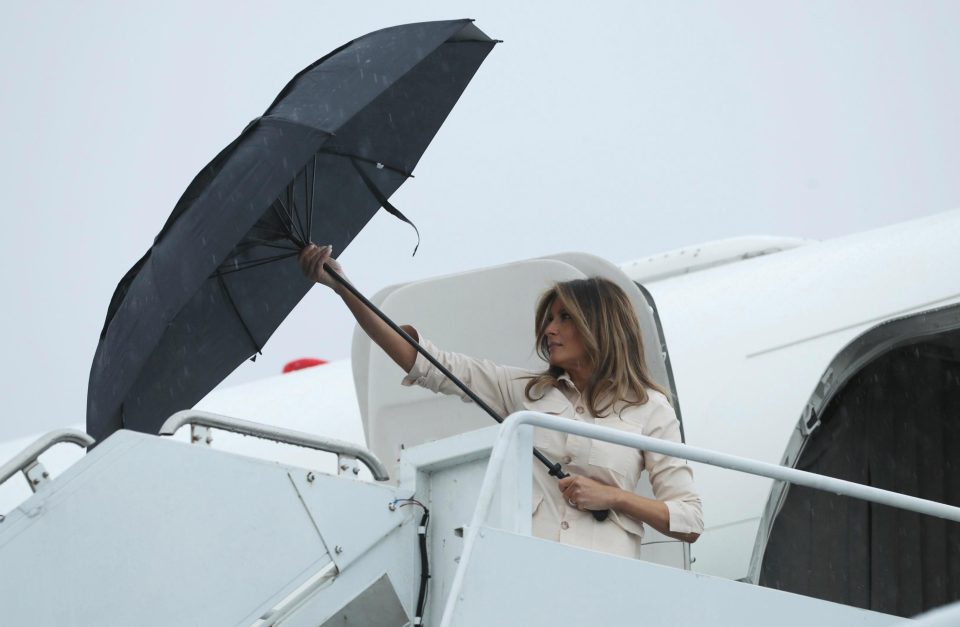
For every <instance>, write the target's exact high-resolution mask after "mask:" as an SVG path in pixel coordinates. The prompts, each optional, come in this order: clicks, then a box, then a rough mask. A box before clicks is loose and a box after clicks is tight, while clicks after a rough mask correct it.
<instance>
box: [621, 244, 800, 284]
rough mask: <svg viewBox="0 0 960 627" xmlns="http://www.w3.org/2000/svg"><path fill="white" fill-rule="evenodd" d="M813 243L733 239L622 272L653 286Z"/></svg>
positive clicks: (667, 255) (667, 254) (652, 259)
mask: <svg viewBox="0 0 960 627" xmlns="http://www.w3.org/2000/svg"><path fill="white" fill-rule="evenodd" d="M812 243H813V240H805V239H797V238H793V237H770V236H763V235H760V236H752V237H731V238H728V239H722V240H716V241H712V242H705V243H703V244H696V245H694V246H684V247H683V248H677V249H675V250H668V251H667V252H664V253H657V254H656V255H650V256H648V257H642V258H640V259H636V260H634V261H628V262H626V263H622V264H620V269H621V270H623V271H624V272H626V273H627V276H629V277H630V278H631V279H632V280H634V281H636V282H638V283H650V282H653V281H662V280H664V279H668V278H670V277H674V276H679V275H682V274H689V273H692V272H699V271H701V270H706V269H708V268H716V267H717V266H722V265H726V264H730V263H737V262H740V261H744V260H746V259H753V258H755V257H762V256H764V255H772V254H774V253H778V252H781V251H784V250H790V249H791V248H797V247H798V246H803V245H805V244H812Z"/></svg>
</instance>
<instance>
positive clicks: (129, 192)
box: [0, 0, 960, 440]
mask: <svg viewBox="0 0 960 627" xmlns="http://www.w3.org/2000/svg"><path fill="white" fill-rule="evenodd" d="M2 13H3V15H4V18H3V20H2V21H0V52H2V54H0V79H2V91H3V97H2V99H0V125H2V129H0V136H2V137H3V141H2V148H0V166H2V167H0V190H2V192H0V193H2V196H0V198H2V200H3V205H4V206H3V212H4V216H5V222H6V224H7V226H8V227H10V229H9V230H8V231H7V233H8V234H7V236H6V238H5V243H6V245H5V246H4V248H3V252H2V253H0V254H2V255H3V258H2V263H0V282H2V289H3V293H4V294H6V297H5V299H4V306H3V308H2V316H3V322H4V324H3V328H4V329H5V330H6V333H7V337H6V346H5V349H6V350H5V359H4V362H3V374H2V377H0V380H2V381H3V391H4V395H3V396H4V399H5V407H4V414H5V416H4V418H3V419H2V420H0V440H2V439H8V438H12V437H17V436H20V435H24V434H26V433H30V432H34V431H38V430H43V429H48V428H52V427H55V426H58V425H65V424H74V423H78V422H82V421H83V419H84V412H85V398H86V386H87V376H88V373H89V367H90V363H91V360H92V358H93V353H94V350H95V348H96V343H97V338H98V336H99V332H100V328H101V326H102V324H103V318H104V315H105V313H106V307H107V303H108V302H109V299H110V296H111V294H112V292H113V289H114V287H115V286H116V284H117V282H118V281H119V280H120V278H121V276H122V275H123V274H124V273H125V272H126V271H127V269H128V268H129V267H130V266H131V265H132V264H133V263H134V262H135V261H136V260H137V259H138V258H139V257H140V256H141V255H142V254H143V252H144V251H145V250H146V249H147V248H148V247H149V245H150V243H151V242H152V240H153V237H154V236H155V235H156V233H157V232H158V231H159V229H160V227H161V226H162V225H163V223H164V221H165V220H166V218H167V216H168V215H169V213H170V211H171V210H172V208H173V206H174V204H175V203H176V201H177V199H178V198H179V197H180V194H181V193H182V192H183V190H184V188H185V187H186V185H187V184H188V183H189V182H190V180H191V179H192V178H193V176H194V175H195V174H196V173H197V171H198V170H199V169H200V168H201V167H203V166H204V165H205V164H206V163H207V162H208V161H209V160H210V159H211V158H212V157H213V156H214V155H215V154H216V153H217V152H218V151H219V150H220V149H221V148H222V147H223V146H225V145H226V144H227V143H229V142H230V141H231V140H232V139H233V138H235V137H236V135H237V134H238V133H239V132H240V131H241V130H242V129H243V127H244V126H245V125H246V124H247V122H249V121H250V120H251V119H253V118H254V117H256V116H257V115H259V114H261V113H262V112H263V110H264V109H266V107H267V106H268V105H269V104H270V102H271V101H272V100H273V98H274V96H275V95H276V93H277V92H278V90H279V89H280V88H281V87H282V86H283V85H284V84H285V83H286V82H287V81H288V80H289V79H290V77H292V76H293V74H295V73H296V72H297V71H299V70H300V69H301V68H303V67H304V66H306V65H307V64H309V63H311V62H312V61H314V60H315V59H317V58H319V57H320V56H322V55H323V54H325V53H327V52H328V51H330V50H332V49H333V48H335V47H337V46H339V45H340V44H342V43H345V42H346V41H348V40H350V39H353V38H355V37H357V36H360V35H362V34H364V33H366V32H369V31H371V30H376V29H378V28H381V27H384V26H389V25H394V24H401V23H407V22H416V21H423V20H433V19H453V18H460V17H472V18H475V19H476V20H477V25H478V26H479V27H480V28H481V29H483V30H484V31H485V32H487V33H488V34H489V35H491V36H493V37H497V38H500V39H503V40H505V43H503V44H502V45H500V46H498V47H497V48H496V49H494V51H493V52H492V53H491V55H490V56H489V57H488V59H487V61H486V63H485V64H484V65H483V66H482V67H481V68H480V71H479V72H478V74H477V76H476V78H475V79H474V81H473V82H472V83H471V85H470V87H469V88H468V89H467V91H466V92H465V94H464V97H463V98H462V99H461V102H460V103H459V104H458V106H457V108H456V109H455V110H454V112H453V114H452V115H451V117H450V118H449V119H448V121H447V123H446V124H445V125H444V127H443V128H442V129H441V130H440V133H439V134H438V136H437V138H436V140H435V141H434V143H433V145H432V146H431V147H430V149H429V150H428V151H427V153H426V155H425V156H424V158H423V160H422V161H421V162H420V165H419V167H418V169H417V171H416V175H417V177H416V178H415V179H413V180H411V181H409V182H408V183H407V184H406V185H404V187H403V188H401V190H400V191H399V192H398V193H397V194H395V195H394V197H393V199H392V200H393V201H394V203H395V204H396V205H397V206H398V207H399V208H400V209H401V210H402V211H404V212H405V213H406V214H407V215H408V216H409V217H410V218H411V219H412V220H413V221H414V222H416V223H417V225H418V226H419V228H420V232H421V234H422V236H423V243H422V245H421V247H420V252H419V253H418V254H417V256H416V257H415V258H411V257H410V252H411V250H412V248H413V246H414V243H415V241H416V240H415V236H414V234H413V231H412V230H411V229H410V228H409V227H408V226H406V225H404V224H402V223H400V222H398V221H396V220H395V219H393V218H392V217H390V216H388V215H386V214H384V213H382V212H381V214H380V215H378V216H377V217H376V218H374V220H373V221H372V223H371V224H370V225H369V226H368V228H367V229H366V230H365V231H364V232H363V233H362V234H361V235H360V236H359V237H358V238H357V239H356V240H355V241H354V243H353V244H352V245H351V247H350V248H349V249H348V250H347V251H346V252H345V253H344V255H343V257H342V259H341V260H342V261H343V262H344V264H345V266H346V269H347V271H348V273H349V274H350V276H351V278H352V279H353V280H354V282H355V283H357V284H358V285H359V286H361V287H362V288H363V289H364V290H365V291H366V292H367V293H369V294H372V293H374V292H375V291H377V290H378V289H380V288H382V287H384V286H386V285H389V284H392V283H397V282H401V281H408V280H411V279H416V278H420V277H425V276H432V275H437V274H446V273H450V272H456V271H461V270H466V269H469V268H475V267H480V266H486V265H492V264H497V263H503V262H507V261H512V260H517V259H524V258H529V257H534V256H538V255H543V254H549V253H554V252H558V251H564V250H580V251H584V252H589V253H593V254H597V255H600V256H603V257H606V258H607V259H609V260H611V261H613V262H622V261H626V260H629V259H634V258H637V257H642V256H645V255H649V254H652V253H656V252H659V251H663V250H667V249H670V248H675V247H678V246H682V245H685V244H692V243H697V242H701V241H706V240H711V239H717V238H723V237H731V236H737V235H746V234H772V235H788V236H798V237H808V238H818V239H823V238H830V237H834V236H837V235H843V234H847V233H851V232H856V231H861V230H865V229H868V228H872V227H877V226H882V225H886V224H891V223H895V222H899V221H902V220H907V219H910V218H914V217H919V216H923V215H928V214H931V213H935V212H939V211H943V210H947V209H952V208H956V207H958V206H960V176H958V172H960V168H958V166H960V116H958V115H957V111H960V88H958V86H957V81H956V77H957V76H960V38H958V37H957V36H956V33H957V32H958V26H960V3H957V2H933V1H925V2H903V1H895V2H894V1H889V0H876V1H873V2H869V3H866V2H853V1H845V0H834V1H830V2H826V1H818V0H814V1H811V0H802V1H800V0H791V1H787V2H784V1H782V0H781V1H778V2H769V1H766V0H761V1H749V2H747V1H744V2H716V1H709V2H698V1H688V2H682V3H676V2H640V1H631V2H589V3H584V2H570V3H567V2H524V3H516V2H493V1H488V2H483V3H481V2H473V3H465V2H451V1H449V0H448V1H439V0H437V1H425V2H417V3H406V2H405V3H400V2H393V1H390V2H388V1H382V0H376V1H367V2H363V3H342V4H336V5H334V4H333V3H329V2H319V1H314V2H305V1H299V2H294V1H291V2H278V3H274V5H273V6H269V7H268V6H267V5H266V4H264V3H262V2H258V3H253V2H242V1H238V0H230V1H226V0H217V1H208V2H201V3H197V2H184V1H168V2H164V3H143V6H136V4H135V3H126V2H119V0H115V1H114V2H104V1H91V2H84V3H72V2H60V3H54V2H26V1H23V2H20V1H12V0H2ZM321 290H322V288H317V289H315V290H314V291H313V292H312V293H311V294H310V295H309V296H308V297H307V298H306V299H305V300H304V302H303V303H302V304H301V306H300V307H299V308H298V309H297V310H296V311H295V312H294V313H293V314H292V315H291V316H290V317H289V318H288V320H287V321H286V322H285V323H284V325H283V326H282V327H281V328H280V330H279V331H278V332H277V334H276V335H275V336H274V338H273V340H271V342H270V343H268V345H267V346H266V348H265V351H264V356H263V358H261V359H259V360H258V361H257V363H256V364H249V363H248V364H246V365H244V366H242V367H241V368H240V369H239V370H238V372H237V373H235V374H234V375H232V376H231V377H230V378H229V379H228V380H227V384H230V383H238V382H241V381H244V380H250V379H254V378H260V377H264V376H268V375H273V374H276V373H277V372H279V370H280V368H281V366H282V364H283V363H285V362H286V361H288V360H290V359H293V358H296V357H300V356H319V357H325V358H342V357H346V356H348V354H349V343H350V333H351V329H352V322H351V320H350V319H349V318H348V316H347V314H346V312H345V311H344V309H343V308H342V307H341V306H340V305H339V304H338V303H337V302H335V301H334V299H333V298H332V297H331V296H330V295H329V294H325V293H322V291H321ZM522 313H525V312H522Z"/></svg>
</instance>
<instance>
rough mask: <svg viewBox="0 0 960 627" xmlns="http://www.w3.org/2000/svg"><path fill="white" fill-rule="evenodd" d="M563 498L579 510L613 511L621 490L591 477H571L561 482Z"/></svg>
mask: <svg viewBox="0 0 960 627" xmlns="http://www.w3.org/2000/svg"><path fill="white" fill-rule="evenodd" d="M559 485H560V491H561V492H562V493H563V498H564V499H566V501H567V503H569V504H570V506H571V507H576V508H577V509H590V510H605V509H613V504H614V503H615V502H616V499H617V495H618V494H619V493H620V489H619V488H617V487H614V486H611V485H607V484H605V483H600V482H599V481H596V480H595V479H590V478H589V477H581V476H579V475H570V476H569V477H565V478H563V479H561V480H560V481H559Z"/></svg>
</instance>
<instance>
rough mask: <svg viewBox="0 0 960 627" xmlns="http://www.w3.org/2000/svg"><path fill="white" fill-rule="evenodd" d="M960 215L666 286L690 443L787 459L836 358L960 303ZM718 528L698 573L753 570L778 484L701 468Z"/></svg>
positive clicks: (701, 546) (657, 292)
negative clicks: (756, 543)
mask: <svg viewBox="0 0 960 627" xmlns="http://www.w3.org/2000/svg"><path fill="white" fill-rule="evenodd" d="M958 235H960V211H952V212H947V213H944V214H940V215H936V216H932V217H930V218H926V219H922V220H917V221H914V222H908V223H905V224H901V225H896V226H893V227H888V228H884V229H878V230H875V231H870V232H867V233H862V234H857V235H853V236H850V237H845V238H840V239H836V240H831V241H828V242H822V243H817V244H810V245H807V246H802V247H799V248H795V249H792V250H787V251H783V252H780V253H777V254H776V255H769V256H764V257H759V258H756V259H751V260H749V261H744V262H742V263H737V264H730V265H725V266H720V267H716V268H712V269H709V270H704V271H702V272H697V273H695V274H688V275H684V276H678V277H673V278H670V279H667V280H664V281H658V282H654V283H650V284H649V285H647V287H648V289H649V290H650V291H651V292H652V294H653V296H654V298H655V300H656V303H657V307H658V310H659V312H660V319H661V322H662V324H663V329H664V333H665V336H666V340H667V342H668V345H669V347H670V355H671V360H672V365H673V371H674V377H675V381H676V384H677V389H678V393H679V396H680V401H681V405H682V408H683V416H684V427H685V432H686V436H687V441H688V442H689V443H691V444H694V445H697V446H704V447H709V448H713V449H716V450H721V451H724V452H727V453H731V454H735V455H740V456H743V457H750V458H753V459H759V460H763V461H768V462H774V463H777V462H779V461H780V459H781V456H782V455H783V453H784V449H785V447H786V445H787V442H788V440H789V437H790V435H791V433H792V431H793V429H794V428H795V426H796V424H797V421H798V419H799V418H800V415H801V412H802V411H803V408H804V406H805V404H806V402H807V400H808V398H809V397H810V395H811V393H812V392H813V391H814V389H815V387H816V385H817V382H818V380H819V379H820V377H821V376H822V375H823V374H824V371H825V369H826V368H827V366H828V364H829V363H830V361H831V360H832V359H833V357H834V356H835V355H836V354H837V353H838V352H839V351H840V350H841V349H842V348H843V347H844V346H845V345H846V344H847V343H849V342H850V341H851V340H852V339H854V338H855V337H856V336H857V335H859V334H860V333H862V332H863V331H864V330H866V329H867V328H869V327H871V326H873V325H874V324H876V323H877V322H879V321H882V320H885V319H889V318H892V317H895V316H898V315H901V314H903V313H905V312H909V311H916V310H920V309H926V308H930V307H934V306H937V305H943V304H948V303H951V302H958V301H960V288H958V287H957V284H956V281H955V280H954V272H953V268H956V267H960V247H958V246H957V245H956V241H957V237H958ZM695 472H696V476H697V485H698V486H699V488H700V490H701V494H702V496H703V503H704V518H705V521H706V524H707V531H706V533H705V534H704V535H703V536H701V538H700V540H699V541H698V542H697V543H696V544H694V545H693V546H692V547H691V551H692V553H693V555H694V557H695V558H696V560H697V561H696V563H695V565H694V568H697V569H699V570H702V571H703V572H708V573H712V574H721V575H724V576H728V577H731V578H739V577H744V576H746V575H747V572H748V568H749V552H743V551H742V546H743V545H744V544H745V542H741V541H739V540H737V541H732V538H731V533H733V532H734V530H733V528H734V527H737V528H738V529H739V533H743V534H745V536H744V537H745V538H749V541H750V542H751V543H752V540H753V534H755V532H756V528H757V523H758V520H759V517H760V516H761V514H762V512H763V507H764V505H765V504H766V499H767V494H768V491H769V488H770V482H769V481H767V480H761V479H755V478H747V477H733V478H731V477H730V475H729V473H722V472H718V471H715V470H712V469H709V468H705V467H703V466H700V465H697V466H696V468H695Z"/></svg>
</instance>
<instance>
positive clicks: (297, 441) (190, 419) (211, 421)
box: [160, 409, 390, 481]
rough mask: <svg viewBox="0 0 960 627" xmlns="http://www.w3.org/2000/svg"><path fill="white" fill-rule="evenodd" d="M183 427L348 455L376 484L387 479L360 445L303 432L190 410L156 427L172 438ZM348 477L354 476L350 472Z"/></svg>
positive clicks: (376, 460) (378, 461)
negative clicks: (372, 477)
mask: <svg viewBox="0 0 960 627" xmlns="http://www.w3.org/2000/svg"><path fill="white" fill-rule="evenodd" d="M184 425H200V426H203V427H212V428H215V429H223V430H224V431H230V432H232V433H239V434H241V435H249V436H253V437H257V438H263V439H265V440H272V441H274V442H281V443H283V444H293V445H294V446H303V447H305V448H312V449H314V450H318V451H326V452H327V453H336V454H337V455H338V456H349V457H351V458H354V459H355V460H356V459H359V460H360V461H362V462H363V463H364V465H365V466H366V467H367V468H369V469H370V472H372V473H373V476H374V478H375V479H376V480H377V481H386V480H388V479H389V478H390V476H389V475H388V474H387V471H386V469H385V468H384V467H383V464H382V463H381V462H380V460H379V459H377V456H376V455H374V454H373V453H371V452H370V451H368V450H367V449H365V448H363V447H362V446H357V445H355V444H352V443H350V442H344V441H342V440H335V439H333V438H325V437H322V436H317V435H312V434H310V433H303V432H302V431H294V430H292V429H284V428H283V427H275V426H272V425H263V424H260V423H256V422H251V421H249V420H243V419H240V418H232V417H230V416H223V415H220V414H213V413H210V412H205V411H195V410H192V409H188V410H184V411H178V412H177V413H175V414H174V415H172V416H170V417H169V418H168V419H167V420H166V422H164V423H163V426H161V427H160V435H174V434H175V433H176V432H177V431H178V430H179V429H180V427H182V426H184ZM192 439H193V438H192ZM203 439H204V440H205V441H206V443H208V444H209V443H210V440H209V437H208V436H205V437H204V438H203ZM338 463H340V464H341V465H343V464H346V467H347V468H350V467H351V465H350V464H349V463H348V462H346V461H343V462H340V461H339V460H338ZM351 474H357V473H353V472H351Z"/></svg>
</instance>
